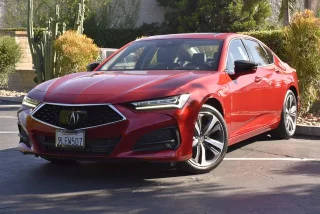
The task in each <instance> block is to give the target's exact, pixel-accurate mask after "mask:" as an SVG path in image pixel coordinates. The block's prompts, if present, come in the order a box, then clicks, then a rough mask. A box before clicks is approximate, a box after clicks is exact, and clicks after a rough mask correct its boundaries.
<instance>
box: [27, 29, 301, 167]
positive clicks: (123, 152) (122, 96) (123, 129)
mask: <svg viewBox="0 0 320 214" xmlns="http://www.w3.org/2000/svg"><path fill="white" fill-rule="evenodd" d="M236 37H244V36H242V35H237V34H179V35H165V36H156V37H151V38H146V39H147V40H149V39H172V38H197V39H223V40H224V45H223V48H222V53H221V59H220V63H219V68H218V70H217V71H162V70H161V71H143V72H141V71H140V72H136V73H135V72H124V71H116V72H84V73H76V74H71V75H68V76H65V77H62V78H59V79H54V80H51V81H48V82H45V83H43V84H41V85H39V86H37V87H36V88H35V89H33V90H32V91H31V92H30V93H29V97H31V98H34V99H38V100H41V101H44V102H52V103H66V104H89V103H111V104H113V105H114V106H115V107H116V108H117V109H118V110H119V111H120V112H121V113H122V114H123V115H125V117H126V118H127V121H123V122H120V123H117V124H113V125H107V126H104V127H99V128H94V129H89V130H87V131H86V135H87V136H88V137H112V136H114V137H117V136H121V141H120V143H119V144H118V146H117V147H116V149H115V150H114V152H113V153H112V154H111V155H110V156H89V155H88V156H83V157H85V158H93V159H95V158H139V159H152V160H163V161H183V160H186V159H189V158H191V155H192V154H191V153H192V136H193V130H194V123H195V119H196V117H197V114H198V112H199V110H200V108H201V106H202V105H203V104H204V103H206V102H207V101H208V99H216V100H217V101H218V102H220V104H221V106H222V108H223V114H224V118H225V121H226V124H227V126H228V127H227V128H228V132H229V144H230V145H231V144H234V143H237V142H239V141H242V140H245V139H247V138H250V137H252V136H254V135H257V134H260V133H263V132H266V131H269V130H271V129H274V128H276V127H277V125H278V124H279V122H280V115H281V110H282V104H283V101H284V97H285V93H286V91H287V90H288V89H289V88H290V87H294V88H295V89H296V90H297V91H298V85H297V82H298V81H297V75H296V73H295V70H294V69H292V68H291V67H289V66H288V65H287V64H285V63H283V62H282V61H281V60H280V59H279V58H278V57H277V56H276V55H274V61H275V63H274V64H273V65H270V66H265V67H259V68H258V69H257V70H256V72H253V73H250V74H246V75H241V76H238V77H236V78H235V77H231V76H229V75H228V74H227V73H226V72H225V66H226V57H227V51H228V47H229V42H230V40H231V39H233V38H236ZM129 45H130V44H129ZM111 58H112V56H111V57H109V58H108V59H107V60H106V61H108V60H110V59H111ZM97 70H99V68H97ZM185 93H189V94H191V97H190V99H189V101H188V103H187V104H186V105H185V106H184V108H183V109H181V110H180V109H179V110H177V109H172V110H150V111H135V110H133V109H132V108H130V107H128V106H127V105H126V104H127V103H129V102H131V101H138V100H148V99H154V98H161V97H167V96H171V95H178V94H185ZM25 125H26V127H27V130H28V132H29V134H30V135H31V136H33V134H34V133H44V134H46V135H49V136H54V134H55V129H53V128H50V127H48V126H46V125H43V124H41V123H39V122H36V121H34V120H33V119H32V118H31V117H30V116H29V117H28V118H27V123H26V124H25ZM173 125H175V126H177V127H178V128H179V131H180V135H181V145H180V147H179V148H178V149H177V150H176V151H161V152H151V153H135V152H133V151H132V147H133V145H134V144H135V142H136V140H137V139H139V138H140V137H141V136H143V135H144V134H146V133H148V132H151V131H153V130H157V129H159V128H163V127H168V126H173ZM33 143H34V150H35V152H36V153H37V154H40V155H54V156H61V154H45V153H44V152H43V151H41V150H40V149H39V147H38V146H37V145H38V142H36V139H34V138H33ZM67 156H68V155H67ZM69 156H72V157H75V158H80V157H79V156H74V154H73V155H72V154H70V155H69Z"/></svg>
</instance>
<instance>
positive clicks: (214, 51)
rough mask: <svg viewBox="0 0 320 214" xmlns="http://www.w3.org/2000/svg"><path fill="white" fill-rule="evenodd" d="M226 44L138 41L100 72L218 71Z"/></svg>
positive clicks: (196, 41) (191, 41)
mask: <svg viewBox="0 0 320 214" xmlns="http://www.w3.org/2000/svg"><path fill="white" fill-rule="evenodd" d="M222 44H223V41H222V40H209V39H163V40H142V41H136V42H134V43H132V44H131V45H130V46H128V47H127V48H125V49H124V50H122V51H121V52H120V53H119V54H117V55H116V56H114V57H113V58H112V59H110V60H109V61H108V62H106V63H105V64H104V65H103V66H102V67H101V69H100V70H102V71H123V70H125V71H128V70H217V69H218V64H219V59H220V53H221V48H222Z"/></svg>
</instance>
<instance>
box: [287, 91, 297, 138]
mask: <svg viewBox="0 0 320 214" xmlns="http://www.w3.org/2000/svg"><path fill="white" fill-rule="evenodd" d="M284 108H285V112H284V113H285V115H284V121H285V128H286V130H287V132H288V134H289V136H292V135H293V134H294V133H295V131H296V124H297V100H296V97H295V95H294V94H293V93H292V92H291V93H289V94H288V96H287V97H286V101H285V106H284Z"/></svg>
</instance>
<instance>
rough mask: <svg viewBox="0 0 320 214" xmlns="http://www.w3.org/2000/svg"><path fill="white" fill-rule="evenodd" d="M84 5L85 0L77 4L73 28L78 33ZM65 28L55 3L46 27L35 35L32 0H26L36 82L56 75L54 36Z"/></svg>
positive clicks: (80, 29)
mask: <svg viewBox="0 0 320 214" xmlns="http://www.w3.org/2000/svg"><path fill="white" fill-rule="evenodd" d="M79 1H80V0H79ZM84 5H85V0H81V3H79V4H78V13H77V20H76V22H75V24H74V29H76V30H77V31H78V32H79V33H83V22H84V14H85V6H84ZM65 29H66V24H65V23H61V22H60V6H59V5H58V4H57V5H56V10H55V16H54V17H50V18H49V21H48V28H47V29H45V30H43V31H42V32H41V36H40V37H38V38H37V37H35V30H34V12H33V0H28V40H29V45H30V51H31V55H32V60H33V63H34V67H35V70H36V74H37V77H36V82H37V83H40V82H43V81H46V80H49V79H52V78H53V77H54V76H56V74H55V73H56V71H55V63H56V52H55V50H54V48H53V46H54V41H55V40H56V38H57V37H58V36H59V35H61V34H63V33H64V32H65Z"/></svg>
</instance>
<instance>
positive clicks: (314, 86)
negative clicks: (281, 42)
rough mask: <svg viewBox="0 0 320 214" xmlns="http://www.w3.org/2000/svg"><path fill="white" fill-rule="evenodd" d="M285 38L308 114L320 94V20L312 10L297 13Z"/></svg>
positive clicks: (305, 110) (287, 29) (303, 107)
mask: <svg viewBox="0 0 320 214" xmlns="http://www.w3.org/2000/svg"><path fill="white" fill-rule="evenodd" d="M285 36H286V43H287V45H286V46H285V47H286V51H287V54H288V56H289V57H290V61H291V64H292V65H293V67H295V68H296V69H297V73H298V77H299V88H300V91H301V104H302V112H307V111H309V109H310V106H311V105H312V103H313V102H314V101H315V100H316V99H317V98H318V97H317V95H318V93H319V88H318V84H319V78H320V19H318V18H316V17H315V15H314V13H313V12H312V11H310V10H306V11H304V12H300V13H296V14H295V15H294V17H293V19H292V22H291V24H290V25H289V26H288V27H287V28H286V30H285Z"/></svg>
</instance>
